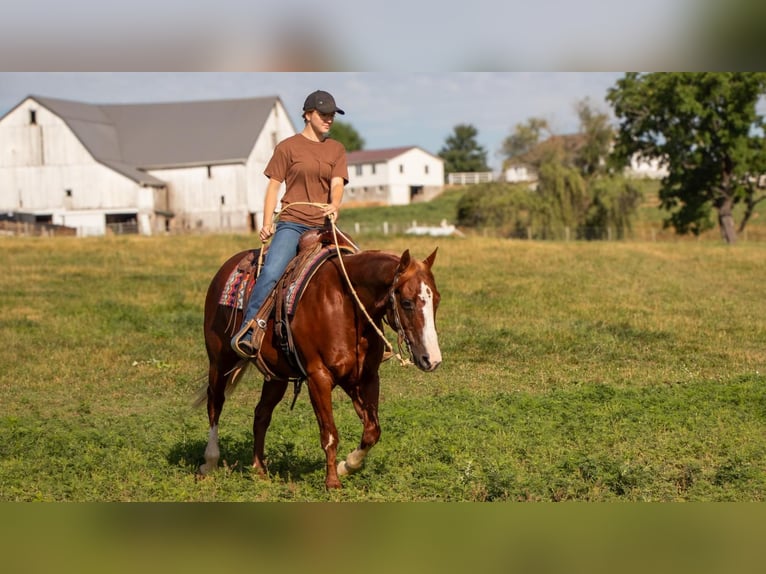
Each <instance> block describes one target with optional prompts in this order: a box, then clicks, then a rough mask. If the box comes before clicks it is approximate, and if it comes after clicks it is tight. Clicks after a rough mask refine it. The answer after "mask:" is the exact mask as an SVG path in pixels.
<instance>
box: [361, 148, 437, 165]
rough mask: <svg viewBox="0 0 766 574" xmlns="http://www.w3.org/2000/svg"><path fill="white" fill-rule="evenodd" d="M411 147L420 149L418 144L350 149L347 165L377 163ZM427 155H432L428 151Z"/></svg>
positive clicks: (398, 154)
mask: <svg viewBox="0 0 766 574" xmlns="http://www.w3.org/2000/svg"><path fill="white" fill-rule="evenodd" d="M412 149H421V148H419V147H418V146H413V145H410V146H404V147H393V148H387V149H371V150H359V151H352V152H349V153H348V156H347V163H348V164H349V165H356V164H360V163H378V162H383V161H388V160H390V159H393V158H395V157H398V156H400V155H402V154H403V153H406V152H408V151H410V150H412ZM422 151H425V150H422ZM425 153H428V152H425ZM429 155H433V154H430V153H429Z"/></svg>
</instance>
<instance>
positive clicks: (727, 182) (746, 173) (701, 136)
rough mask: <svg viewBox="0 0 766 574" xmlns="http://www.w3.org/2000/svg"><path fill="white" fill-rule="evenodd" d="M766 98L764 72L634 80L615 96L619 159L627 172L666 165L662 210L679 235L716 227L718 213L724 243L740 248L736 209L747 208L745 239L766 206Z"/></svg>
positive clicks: (620, 84) (637, 76) (613, 91)
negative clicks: (637, 159)
mask: <svg viewBox="0 0 766 574" xmlns="http://www.w3.org/2000/svg"><path fill="white" fill-rule="evenodd" d="M765 91H766V73H763V72H757V73H745V72H736V73H734V72H727V73H719V72H699V73H644V74H641V73H636V72H631V73H628V74H626V75H625V76H624V77H623V78H621V79H620V80H618V81H617V84H616V85H615V87H613V88H610V90H609V92H608V94H607V100H608V101H609V102H610V103H611V104H612V106H613V107H614V111H615V114H616V116H617V118H618V120H619V122H620V125H619V131H618V139H617V143H616V146H615V151H614V157H615V158H616V159H618V160H619V162H620V163H621V164H623V165H624V164H626V163H627V162H628V161H629V159H630V157H631V156H632V155H633V154H639V155H640V156H642V157H645V158H656V159H658V160H660V161H661V162H662V163H663V164H664V165H665V167H666V168H667V169H668V175H667V177H665V178H664V179H663V180H662V184H661V189H660V200H661V207H662V208H663V209H665V210H667V211H668V212H669V213H670V216H669V218H668V219H667V220H666V224H667V225H672V226H673V227H674V228H675V229H676V232H677V233H680V234H685V233H688V232H691V233H694V234H695V235H696V234H699V233H701V232H702V231H704V230H706V229H709V228H711V227H713V225H714V224H713V223H712V221H711V219H710V215H711V213H712V211H713V210H715V211H716V212H717V215H718V225H719V227H720V230H721V235H722V237H723V239H724V240H725V241H726V242H727V243H734V242H735V241H736V239H737V230H736V229H735V221H734V213H733V210H734V206H735V205H736V204H738V203H743V204H744V205H745V214H744V216H743V218H742V221H741V224H740V228H739V232H742V231H743V230H744V228H745V225H746V224H747V221H748V219H749V218H750V216H751V215H752V213H753V210H754V209H755V206H756V205H757V203H759V202H760V201H763V200H764V199H766V196H764V194H763V192H762V191H759V189H758V186H757V182H758V179H759V176H760V175H761V174H763V173H764V172H766V139H764V121H763V117H762V116H760V115H759V114H758V113H756V104H757V103H758V100H759V99H760V98H761V97H762V96H763V94H764V92H765ZM759 194H760V195H759Z"/></svg>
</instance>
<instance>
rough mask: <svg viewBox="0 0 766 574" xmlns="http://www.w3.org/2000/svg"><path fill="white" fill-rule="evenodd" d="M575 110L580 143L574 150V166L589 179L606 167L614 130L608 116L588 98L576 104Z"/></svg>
mask: <svg viewBox="0 0 766 574" xmlns="http://www.w3.org/2000/svg"><path fill="white" fill-rule="evenodd" d="M575 109H576V110H577V116H578V117H579V119H580V134H581V135H582V142H581V145H580V147H579V149H577V150H576V153H575V157H574V164H575V165H576V166H577V168H578V169H579V170H580V173H581V174H582V175H583V176H584V177H591V176H594V175H597V174H599V173H602V172H603V171H605V169H606V167H607V159H608V158H609V152H610V148H611V146H612V142H613V141H614V128H613V127H612V124H611V122H610V121H609V115H608V114H606V113H605V112H603V111H600V110H598V109H596V108H595V107H594V106H593V104H592V103H591V101H590V99H589V98H585V99H584V100H580V101H579V102H577V104H576V106H575Z"/></svg>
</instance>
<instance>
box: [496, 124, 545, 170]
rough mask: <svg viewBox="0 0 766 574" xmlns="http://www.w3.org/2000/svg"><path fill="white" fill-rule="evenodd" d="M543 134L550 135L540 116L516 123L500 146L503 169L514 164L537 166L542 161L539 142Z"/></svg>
mask: <svg viewBox="0 0 766 574" xmlns="http://www.w3.org/2000/svg"><path fill="white" fill-rule="evenodd" d="M544 134H547V135H548V136H549V137H550V136H551V135H552V134H551V130H550V128H549V127H548V122H547V121H546V120H544V119H542V118H529V119H528V120H527V121H526V123H520V124H516V127H515V128H514V130H513V133H512V134H511V135H509V136H508V137H507V138H505V139H504V140H503V143H502V144H501V146H500V155H501V156H503V157H504V159H503V169H507V168H508V167H510V166H512V165H516V164H526V165H529V166H531V167H534V168H535V169H537V168H539V167H540V164H541V163H542V157H541V150H540V146H539V144H540V141H541V140H542V139H543V135H544Z"/></svg>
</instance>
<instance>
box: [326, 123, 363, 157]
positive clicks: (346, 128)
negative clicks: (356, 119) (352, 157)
mask: <svg viewBox="0 0 766 574" xmlns="http://www.w3.org/2000/svg"><path fill="white" fill-rule="evenodd" d="M330 137H332V139H334V140H337V141H339V142H340V143H342V144H343V147H345V148H346V151H347V152H351V151H359V150H361V149H364V143H365V142H364V139H363V138H362V136H360V135H359V132H357V131H356V130H355V129H354V127H353V126H352V125H351V124H349V123H346V122H341V121H338V120H335V121H334V122H333V124H332V128H330Z"/></svg>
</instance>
